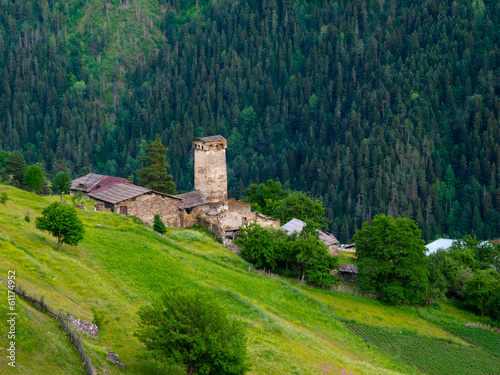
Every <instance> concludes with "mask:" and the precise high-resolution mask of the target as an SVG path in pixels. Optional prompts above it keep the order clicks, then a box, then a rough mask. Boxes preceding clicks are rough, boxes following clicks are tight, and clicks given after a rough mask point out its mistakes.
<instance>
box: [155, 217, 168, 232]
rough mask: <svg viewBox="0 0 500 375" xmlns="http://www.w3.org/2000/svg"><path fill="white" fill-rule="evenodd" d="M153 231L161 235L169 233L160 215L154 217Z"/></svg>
mask: <svg viewBox="0 0 500 375" xmlns="http://www.w3.org/2000/svg"><path fill="white" fill-rule="evenodd" d="M153 229H154V230H155V231H156V232H158V233H161V234H165V233H167V227H165V224H164V223H163V221H162V220H161V217H160V215H155V216H154V221H153Z"/></svg>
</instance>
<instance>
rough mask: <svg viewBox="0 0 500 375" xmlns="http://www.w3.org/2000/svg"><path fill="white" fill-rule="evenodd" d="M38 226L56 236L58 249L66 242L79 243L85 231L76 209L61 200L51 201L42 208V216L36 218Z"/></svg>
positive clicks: (74, 244) (73, 244) (69, 243)
mask: <svg viewBox="0 0 500 375" xmlns="http://www.w3.org/2000/svg"><path fill="white" fill-rule="evenodd" d="M36 227H37V228H38V229H40V230H44V231H48V232H49V233H50V234H52V235H53V236H54V237H56V238H57V248H58V249H59V248H60V247H61V245H62V244H64V243H65V244H68V245H72V246H76V245H78V243H79V242H80V241H81V240H83V235H84V233H85V229H84V227H83V223H82V221H81V220H80V218H79V217H78V213H77V211H76V209H75V208H73V207H71V206H67V205H64V204H61V203H59V202H54V203H51V204H50V205H49V206H47V207H45V208H44V209H43V210H42V216H39V217H37V218H36Z"/></svg>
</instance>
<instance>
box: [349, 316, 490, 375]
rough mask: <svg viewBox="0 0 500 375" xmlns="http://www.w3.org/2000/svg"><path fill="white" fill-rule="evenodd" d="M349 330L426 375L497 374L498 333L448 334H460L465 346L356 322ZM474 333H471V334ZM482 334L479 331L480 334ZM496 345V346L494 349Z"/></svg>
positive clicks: (469, 332)
mask: <svg viewBox="0 0 500 375" xmlns="http://www.w3.org/2000/svg"><path fill="white" fill-rule="evenodd" d="M347 326H348V327H349V329H351V330H352V331H353V332H354V333H356V334H357V335H358V336H359V337H361V338H363V339H365V341H367V342H370V343H371V344H373V345H375V346H377V347H379V348H380V349H382V350H383V351H385V352H386V353H388V354H389V355H392V356H394V357H396V358H398V359H399V360H401V361H403V362H405V363H406V364H408V365H410V366H416V367H418V369H419V370H420V371H422V372H424V373H426V374H430V375H449V374H456V375H472V374H477V375H485V374H491V375H494V374H497V373H498V369H499V368H500V357H499V356H498V353H499V352H498V351H496V353H495V349H496V347H498V340H495V339H496V338H495V337H493V336H494V335H496V336H498V334H495V333H492V332H487V331H483V330H480V329H477V328H466V327H464V328H463V329H462V328H461V327H453V329H452V332H453V333H455V332H456V331H461V332H462V335H463V336H462V335H459V336H460V337H462V338H463V339H464V340H465V341H466V342H468V343H474V344H475V345H469V346H466V345H462V344H458V343H453V342H449V341H447V340H444V339H439V338H435V337H429V336H422V335H418V334H415V333H414V332H412V331H409V330H407V329H404V328H403V329H401V330H397V331H389V330H386V329H383V328H380V327H373V326H368V325H365V324H359V323H349V324H347ZM474 330H475V332H474ZM481 331H483V332H481ZM475 334H477V335H478V336H483V337H484V336H488V340H484V339H483V340H473V339H471V338H472V337H473V336H474V335H475ZM495 346H496V347H495Z"/></svg>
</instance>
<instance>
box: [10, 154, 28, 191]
mask: <svg viewBox="0 0 500 375" xmlns="http://www.w3.org/2000/svg"><path fill="white" fill-rule="evenodd" d="M5 170H6V172H7V174H9V175H11V176H12V179H13V181H14V184H15V185H17V186H19V185H20V184H21V182H22V181H23V176H24V172H25V171H26V161H25V160H24V157H23V155H22V154H21V153H20V152H19V151H17V150H16V151H14V152H12V153H11V154H10V156H9V157H8V158H7V159H6V160H5Z"/></svg>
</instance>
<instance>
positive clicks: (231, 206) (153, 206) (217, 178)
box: [71, 135, 280, 237]
mask: <svg viewBox="0 0 500 375" xmlns="http://www.w3.org/2000/svg"><path fill="white" fill-rule="evenodd" d="M226 148H227V141H226V139H225V138H224V137H222V136H220V135H215V136H211V137H204V138H197V139H195V140H194V141H193V150H194V187H195V190H193V191H191V192H189V193H185V194H178V195H169V194H164V193H160V192H157V191H154V190H151V189H147V188H145V187H142V186H138V185H135V184H134V183H132V182H131V181H129V180H127V179H125V178H121V177H112V176H104V175H97V174H93V173H90V174H88V175H86V176H83V177H80V178H77V179H75V180H73V182H72V185H71V190H72V192H76V191H78V190H81V191H82V193H83V195H84V196H85V197H87V198H92V199H94V200H95V201H97V203H96V205H95V210H97V211H105V210H107V211H111V212H116V213H119V214H121V215H131V216H135V217H137V218H138V219H140V220H142V221H143V222H144V223H146V224H149V225H152V224H153V219H154V216H155V215H159V216H160V218H161V219H162V221H163V222H164V223H165V225H166V226H169V227H177V228H189V227H192V226H194V225H197V224H201V225H202V226H204V227H205V228H207V229H209V230H210V231H211V232H213V233H214V234H215V235H216V236H218V237H233V236H234V234H235V233H236V232H237V231H238V229H239V228H240V226H241V225H243V224H244V223H245V222H247V221H252V220H256V221H257V223H258V224H260V225H262V226H264V227H275V228H279V227H280V222H279V220H276V219H273V218H271V217H267V216H264V215H261V214H260V213H258V212H252V210H251V208H250V204H249V203H245V202H241V201H237V200H235V199H232V198H231V199H228V198H227V167H226Z"/></svg>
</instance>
